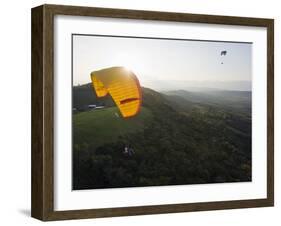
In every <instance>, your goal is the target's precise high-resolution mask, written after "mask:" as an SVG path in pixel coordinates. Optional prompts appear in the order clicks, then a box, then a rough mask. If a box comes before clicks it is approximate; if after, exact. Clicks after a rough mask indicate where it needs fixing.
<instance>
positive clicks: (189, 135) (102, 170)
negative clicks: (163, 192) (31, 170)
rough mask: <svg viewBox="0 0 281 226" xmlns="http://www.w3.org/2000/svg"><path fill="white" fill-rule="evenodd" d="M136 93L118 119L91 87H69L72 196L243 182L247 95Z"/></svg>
mask: <svg viewBox="0 0 281 226" xmlns="http://www.w3.org/2000/svg"><path fill="white" fill-rule="evenodd" d="M142 93H143V102H142V108H141V111H140V113H139V114H138V115H137V116H135V117H132V118H128V119H124V118H122V117H121V116H120V114H118V109H117V108H116V107H115V105H114V103H113V101H112V100H111V98H110V97H109V96H107V97H105V98H101V99H97V98H96V96H95V94H94V92H93V90H92V87H91V85H89V84H86V85H83V86H77V87H74V88H73V109H74V110H73V189H93V188H117V187H133V186H160V185H180V184H202V183H222V182H241V181H250V180H251V92H239V91H235V92H232V91H219V92H218V91H213V92H211V93H210V92H205V93H204V92H201V93H199V92H188V91H184V90H176V91H170V92H164V93H159V92H156V91H154V90H151V89H148V88H142ZM91 104H96V105H102V106H104V108H103V109H88V108H87V106H88V105H91Z"/></svg>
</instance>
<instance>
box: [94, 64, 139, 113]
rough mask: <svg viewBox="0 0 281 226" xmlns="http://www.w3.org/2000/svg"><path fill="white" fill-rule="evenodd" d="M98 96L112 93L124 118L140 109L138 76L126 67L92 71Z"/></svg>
mask: <svg viewBox="0 0 281 226" xmlns="http://www.w3.org/2000/svg"><path fill="white" fill-rule="evenodd" d="M91 79H92V85H93V89H94V90H95V92H96V94H97V97H104V96H106V95H108V94H110V95H111V97H112V99H113V101H114V102H115V104H116V106H117V107H118V109H119V110H120V113H121V115H122V116H123V117H124V118H127V117H132V116H134V115H136V114H137V113H138V112H139V111H140V106H141V99H142V97H141V87H140V84H139V80H138V78H137V76H136V75H135V74H134V73H133V72H132V71H130V70H128V69H126V68H124V67H111V68H106V69H103V70H99V71H93V72H92V73H91Z"/></svg>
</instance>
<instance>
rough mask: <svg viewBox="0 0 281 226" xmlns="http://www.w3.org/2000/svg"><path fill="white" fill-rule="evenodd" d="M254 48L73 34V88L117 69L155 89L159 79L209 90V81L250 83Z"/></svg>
mask: <svg viewBox="0 0 281 226" xmlns="http://www.w3.org/2000/svg"><path fill="white" fill-rule="evenodd" d="M251 46H252V45H251V44H249V43H226V42H208V41H187V40H159V39H144V38H120V37H98V36H82V35H73V84H74V85H77V84H84V83H89V82H91V79H90V73H91V72H92V71H95V70H99V69H103V68H107V67H113V66H124V67H127V68H128V69H130V70H132V71H133V72H134V73H135V74H136V75H137V77H138V79H139V80H140V83H141V85H142V86H153V84H154V83H155V82H157V81H161V82H162V83H163V82H168V81H174V82H177V83H179V82H180V81H185V82H187V83H188V82H190V84H194V82H195V83H199V84H203V83H204V84H205V85H204V86H206V84H207V86H208V82H209V83H210V84H211V83H212V84H215V83H217V82H218V83H220V84H223V83H225V82H226V83H232V82H234V83H237V82H238V83H239V82H241V81H242V82H248V83H249V84H250V81H251V67H252V61H251V57H252V48H251ZM223 50H226V51H227V55H226V56H221V51H223ZM222 62H223V64H221V63H222ZM150 88H153V87H150ZM238 89H239V87H238Z"/></svg>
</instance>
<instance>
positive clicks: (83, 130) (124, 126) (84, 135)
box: [73, 107, 153, 147]
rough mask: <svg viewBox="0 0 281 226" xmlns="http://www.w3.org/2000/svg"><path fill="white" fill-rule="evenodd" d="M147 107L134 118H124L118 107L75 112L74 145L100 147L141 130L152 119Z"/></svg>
mask: <svg viewBox="0 0 281 226" xmlns="http://www.w3.org/2000/svg"><path fill="white" fill-rule="evenodd" d="M152 117H153V116H152V113H151V111H150V110H148V109H147V108H145V107H142V108H141V111H140V112H139V114H138V115H136V116H134V117H132V118H123V117H122V116H121V115H120V113H119V111H118V109H117V107H110V108H104V109H98V110H92V111H87V112H81V113H78V114H73V145H81V144H89V145H91V146H94V147H98V146H99V145H102V144H104V143H108V142H113V141H115V140H116V139H117V138H118V137H119V136H120V135H125V134H128V133H133V132H137V131H141V130H143V129H144V127H145V126H146V125H147V124H148V123H149V122H150V120H152Z"/></svg>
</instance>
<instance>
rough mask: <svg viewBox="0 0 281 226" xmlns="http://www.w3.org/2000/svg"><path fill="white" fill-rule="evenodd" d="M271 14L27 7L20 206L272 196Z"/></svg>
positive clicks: (54, 215) (177, 206)
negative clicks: (25, 167) (25, 185)
mask: <svg viewBox="0 0 281 226" xmlns="http://www.w3.org/2000/svg"><path fill="white" fill-rule="evenodd" d="M273 26H274V22H273V20H272V19H261V18H244V17H229V16H213V15H196V14H185V13H168V12H152V11H136V10H123V9H107V8H89V7H75V6H59V5H42V6H39V7H36V8H33V9H32V216H33V217H35V218H38V219H41V220H44V221H47V220H64V219H80V218H96V217H113V216H127V215H140V214H159V213H172V212H187V211H202V210H219V209H233V208H250V207H265V206H273V204H274V170H273V169H274V153H273V147H274V145H273V141H274V97H273V94H274V80H273V78H274V68H273V62H274V40H273V37H274V35H273V32H274V28H273Z"/></svg>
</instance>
